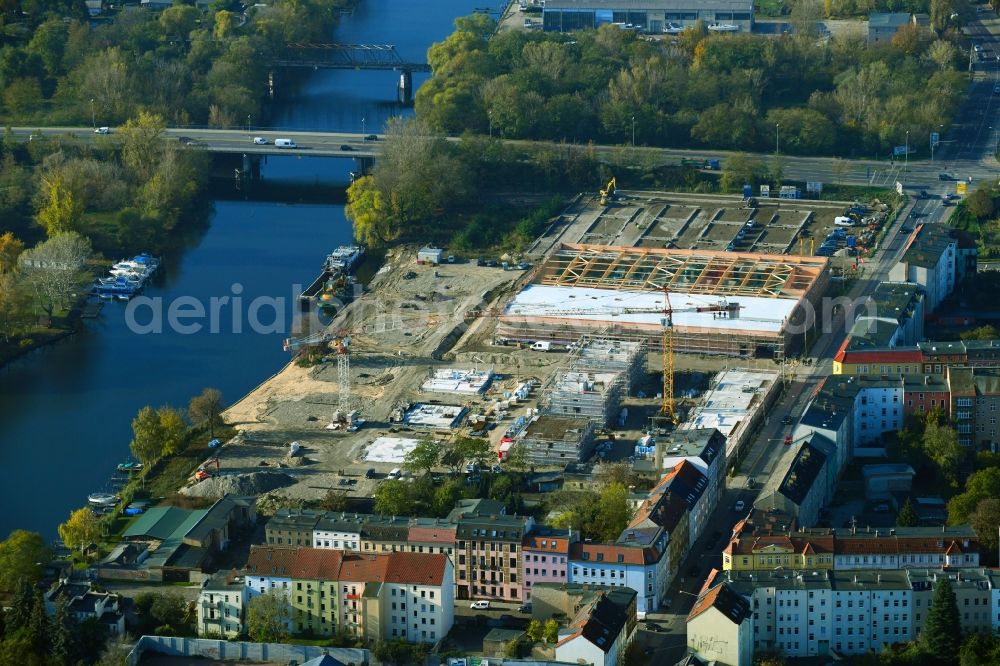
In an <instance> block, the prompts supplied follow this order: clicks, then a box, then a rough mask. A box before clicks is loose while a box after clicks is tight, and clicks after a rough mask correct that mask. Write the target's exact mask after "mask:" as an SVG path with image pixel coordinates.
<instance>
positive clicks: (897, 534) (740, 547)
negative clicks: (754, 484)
mask: <svg viewBox="0 0 1000 666" xmlns="http://www.w3.org/2000/svg"><path fill="white" fill-rule="evenodd" d="M737 527H738V530H737V533H736V534H735V535H734V536H733V538H732V539H731V540H730V542H729V544H727V546H726V548H725V549H724V550H723V551H722V568H723V570H724V571H729V570H732V571H752V570H765V569H772V568H774V567H781V568H782V569H791V570H810V571H821V570H827V569H833V570H837V571H845V570H873V569H879V570H897V569H908V568H918V567H949V568H953V569H958V568H964V569H969V568H973V569H974V568H978V567H979V551H980V546H979V541H978V539H977V538H976V533H975V531H974V530H973V529H972V528H971V527H970V526H968V525H955V526H948V527H895V528H887V527H885V528H869V529H864V530H859V529H853V528H851V529H849V528H836V529H829V528H813V529H802V530H791V531H776V530H773V529H769V528H764V529H755V528H754V526H753V525H752V524H751V522H750V521H745V522H743V523H741V524H740V525H738V526H737Z"/></svg>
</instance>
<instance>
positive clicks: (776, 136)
mask: <svg viewBox="0 0 1000 666" xmlns="http://www.w3.org/2000/svg"><path fill="white" fill-rule="evenodd" d="M779 129H781V123H774V154H775V155H777V154H778V130H779Z"/></svg>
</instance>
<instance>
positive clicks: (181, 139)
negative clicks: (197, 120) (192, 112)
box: [177, 136, 191, 145]
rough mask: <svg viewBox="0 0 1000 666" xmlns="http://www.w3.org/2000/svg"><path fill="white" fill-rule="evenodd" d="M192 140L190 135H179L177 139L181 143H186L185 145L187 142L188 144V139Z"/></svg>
mask: <svg viewBox="0 0 1000 666" xmlns="http://www.w3.org/2000/svg"><path fill="white" fill-rule="evenodd" d="M190 140H191V137H189V136H179V137H177V141H178V142H179V143H183V144H185V145H186V144H187V142H188V141H190Z"/></svg>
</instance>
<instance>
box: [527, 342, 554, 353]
mask: <svg viewBox="0 0 1000 666" xmlns="http://www.w3.org/2000/svg"><path fill="white" fill-rule="evenodd" d="M531 349H532V351H543V352H547V351H551V350H552V343H551V342H544V341H539V342H536V343H535V344H533V345H531Z"/></svg>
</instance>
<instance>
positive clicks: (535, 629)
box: [526, 619, 545, 643]
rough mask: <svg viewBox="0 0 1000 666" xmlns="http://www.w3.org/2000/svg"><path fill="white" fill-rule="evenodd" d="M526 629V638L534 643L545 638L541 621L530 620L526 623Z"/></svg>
mask: <svg viewBox="0 0 1000 666" xmlns="http://www.w3.org/2000/svg"><path fill="white" fill-rule="evenodd" d="M526 631H527V634H528V638H530V639H531V640H533V641H535V642H536V643H538V642H539V641H541V640H542V639H543V638H545V629H544V628H543V627H542V623H541V622H540V621H538V620H534V619H533V620H531V622H529V623H528V629H527V630H526Z"/></svg>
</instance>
